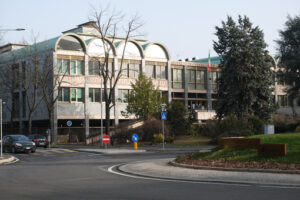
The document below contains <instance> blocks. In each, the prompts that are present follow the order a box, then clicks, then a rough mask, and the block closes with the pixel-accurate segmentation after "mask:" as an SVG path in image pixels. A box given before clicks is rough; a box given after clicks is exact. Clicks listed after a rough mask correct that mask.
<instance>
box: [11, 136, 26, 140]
mask: <svg viewBox="0 0 300 200" xmlns="http://www.w3.org/2000/svg"><path fill="white" fill-rule="evenodd" d="M11 137H12V138H13V140H14V141H28V140H29V139H28V137H26V136H25V135H12V136H11Z"/></svg>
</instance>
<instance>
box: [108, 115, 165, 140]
mask: <svg viewBox="0 0 300 200" xmlns="http://www.w3.org/2000/svg"><path fill="white" fill-rule="evenodd" d="M129 125H130V124H129V123H123V124H120V125H119V126H118V127H117V128H116V132H115V134H114V138H115V139H116V142H117V143H126V140H129V141H131V136H132V134H134V133H135V134H138V136H139V141H149V142H150V141H151V142H152V141H153V135H154V134H156V133H162V125H161V120H158V119H156V118H149V119H147V120H145V121H144V124H143V125H142V126H140V127H137V128H128V127H130V126H129ZM164 129H165V136H166V138H167V137H169V132H170V131H169V126H168V125H167V124H166V123H165V126H164Z"/></svg>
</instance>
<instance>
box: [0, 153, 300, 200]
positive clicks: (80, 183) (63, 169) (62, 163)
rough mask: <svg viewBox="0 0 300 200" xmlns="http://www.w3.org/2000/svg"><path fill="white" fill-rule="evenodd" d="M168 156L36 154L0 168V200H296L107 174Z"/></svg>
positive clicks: (295, 195)
mask: <svg viewBox="0 0 300 200" xmlns="http://www.w3.org/2000/svg"><path fill="white" fill-rule="evenodd" d="M176 155H177V154H176V152H173V153H170V152H169V153H143V154H130V155H103V154H93V153H85V152H73V151H63V150H60V151H45V150H43V149H41V150H38V151H37V153H35V154H29V155H28V154H17V157H18V158H19V159H20V161H19V162H16V163H13V164H10V165H2V166H0V199H1V200H9V199H13V200H17V199H22V200H23V199H25V200H27V199H43V200H46V199H55V200H57V199H64V200H67V199H72V200H73V199H105V200H110V199H124V200H125V199H130V200H135V199H138V200H140V199H149V200H150V199H184V200H189V199H197V200H199V199H201V200H202V199H210V200H213V199H222V200H224V199H230V200H235V199H238V200H241V199H243V200H247V199H249V200H250V199H251V200H253V199H255V200H258V199H272V200H276V199H297V200H298V199H299V197H300V189H299V188H278V187H275V188H273V187H261V186H243V185H230V184H213V183H211V184H209V183H193V182H176V181H163V180H148V179H137V178H131V177H126V176H120V175H117V174H112V173H109V172H108V171H107V169H108V168H109V167H111V166H113V165H116V164H120V163H128V162H133V161H142V160H149V159H156V158H168V157H175V156H176Z"/></svg>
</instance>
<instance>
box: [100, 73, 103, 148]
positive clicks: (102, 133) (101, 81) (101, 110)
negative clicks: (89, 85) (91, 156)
mask: <svg viewBox="0 0 300 200" xmlns="http://www.w3.org/2000/svg"><path fill="white" fill-rule="evenodd" d="M100 92H101V146H102V147H103V119H102V118H103V116H102V110H103V108H102V106H103V105H102V99H103V95H102V94H103V92H102V77H101V82H100Z"/></svg>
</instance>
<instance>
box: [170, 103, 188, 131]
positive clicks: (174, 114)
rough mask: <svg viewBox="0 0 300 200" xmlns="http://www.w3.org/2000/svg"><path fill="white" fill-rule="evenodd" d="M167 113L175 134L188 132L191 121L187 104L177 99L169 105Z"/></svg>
mask: <svg viewBox="0 0 300 200" xmlns="http://www.w3.org/2000/svg"><path fill="white" fill-rule="evenodd" d="M167 113H168V118H167V122H168V124H169V125H170V126H171V131H172V134H173V136H174V135H184V134H186V133H187V132H188V128H189V121H188V119H187V116H188V111H187V108H186V107H185V105H184V104H182V103H180V102H177V101H172V102H171V103H170V104H169V105H168V110H167Z"/></svg>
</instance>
